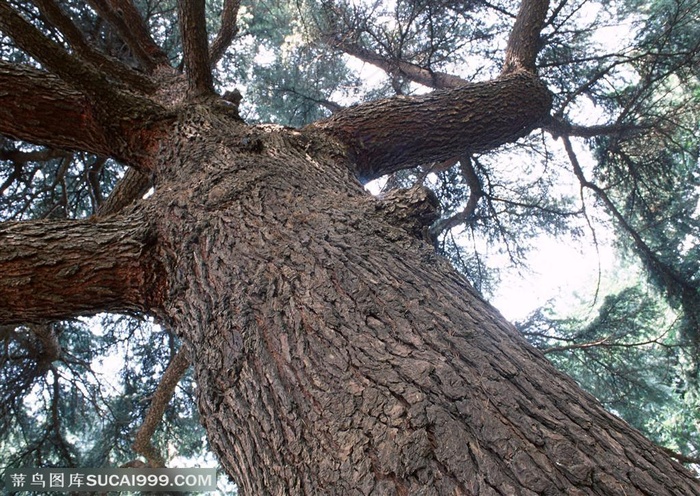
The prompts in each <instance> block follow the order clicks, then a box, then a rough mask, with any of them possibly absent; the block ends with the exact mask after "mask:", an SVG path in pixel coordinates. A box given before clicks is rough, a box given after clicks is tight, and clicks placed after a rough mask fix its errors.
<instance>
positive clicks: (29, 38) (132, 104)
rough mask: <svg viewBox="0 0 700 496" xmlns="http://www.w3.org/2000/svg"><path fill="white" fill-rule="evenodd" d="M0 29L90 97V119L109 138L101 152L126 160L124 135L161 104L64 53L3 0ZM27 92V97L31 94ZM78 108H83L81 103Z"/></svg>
mask: <svg viewBox="0 0 700 496" xmlns="http://www.w3.org/2000/svg"><path fill="white" fill-rule="evenodd" d="M0 29H2V31H3V32H4V33H6V34H7V35H8V36H10V37H11V38H12V39H13V40H14V41H15V43H17V45H18V46H19V47H20V48H22V49H23V50H24V51H25V52H27V53H28V54H29V55H31V56H32V57H34V58H35V59H37V60H38V61H39V62H40V63H41V64H42V66H43V67H44V68H45V69H46V70H47V71H49V72H51V73H53V74H55V75H56V76H58V77H59V78H60V79H62V80H63V81H64V82H65V83H67V84H68V85H70V86H71V87H72V88H74V89H75V90H78V91H80V92H81V93H83V94H84V95H85V96H86V97H87V98H88V99H89V100H90V103H91V106H90V110H91V115H90V119H91V120H93V121H100V123H101V125H102V128H103V129H104V132H103V137H104V138H106V140H107V141H110V142H111V144H110V150H109V152H108V153H104V154H105V155H110V156H114V157H119V158H121V159H122V160H128V159H129V157H128V155H129V154H130V153H131V152H133V151H135V150H131V149H128V148H129V144H128V143H127V141H128V139H129V138H128V135H129V134H131V133H132V132H133V131H134V130H133V128H134V127H135V126H138V122H139V121H141V120H142V119H143V116H144V115H145V114H147V113H151V114H156V113H157V112H158V111H159V110H161V107H160V106H159V105H157V104H156V103H155V102H153V101H152V100H150V99H148V98H146V97H143V96H141V95H138V94H136V93H135V92H133V91H129V90H128V89H127V88H124V87H120V85H118V84H115V82H114V81H111V80H110V79H109V78H108V77H107V75H106V74H105V73H104V72H102V71H101V70H100V69H98V68H96V67H95V66H93V65H92V64H89V63H87V62H85V61H84V60H81V59H79V58H78V57H76V56H75V55H74V54H71V53H68V52H67V51H66V50H65V49H64V48H63V47H62V46H60V45H59V44H57V43H55V42H54V41H52V40H50V39H48V38H47V37H45V36H44V35H43V33H41V31H39V30H38V29H37V28H36V27H35V26H33V25H32V24H31V23H29V22H28V21H27V20H26V19H24V18H23V17H22V16H20V15H19V14H18V13H17V12H15V11H14V10H13V9H12V8H11V7H10V6H9V5H8V4H7V3H6V2H5V0H0ZM27 96H28V97H29V98H31V95H27ZM17 104H18V105H20V104H21V102H18V103H17ZM82 108H83V110H84V109H85V106H84V105H83V106H82ZM83 113H86V112H83ZM90 151H92V150H90Z"/></svg>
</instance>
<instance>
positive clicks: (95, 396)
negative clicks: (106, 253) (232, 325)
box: [0, 0, 700, 467]
mask: <svg viewBox="0 0 700 496" xmlns="http://www.w3.org/2000/svg"><path fill="white" fill-rule="evenodd" d="M699 9H700V4H699V3H698V2H697V1H693V0H647V1H645V2H640V1H638V0H616V1H614V2H598V1H592V0H560V1H557V2H552V3H551V4H548V3H547V2H543V1H535V0H524V1H523V2H522V5H521V3H520V2H514V1H510V0H504V1H495V2H489V1H482V0H474V1H471V0H470V1H466V2H452V1H449V0H447V1H432V0H396V1H381V2H379V1H376V2H373V1H366V2H364V1H363V2H354V1H345V0H337V1H332V0H328V1H326V0H322V1H319V2H315V1H299V2H294V3H290V2H278V1H276V0H263V1H258V0H253V1H250V2H240V1H238V0H220V1H210V2H204V1H186V0H183V1H179V2H175V1H151V0H143V1H142V0H138V1H137V0H90V1H88V2H78V1H73V0H33V1H32V2H26V1H15V0H0V32H1V33H2V35H3V37H2V38H0V133H1V136H0V219H2V220H3V221H8V222H9V221H13V222H14V221H28V220H34V219H52V220H59V219H83V220H84V222H85V225H89V224H90V223H91V222H93V221H94V220H95V219H107V223H108V222H110V220H109V219H113V218H114V217H113V216H112V214H115V213H117V212H121V213H124V212H126V213H129V215H131V214H132V213H131V211H130V210H129V208H130V205H132V202H134V201H135V200H137V199H139V198H142V197H144V196H145V195H148V194H150V192H151V190H152V188H153V187H155V189H156V191H157V190H158V184H157V183H156V184H154V182H153V181H154V175H153V174H152V172H153V171H152V170H150V164H149V163H147V162H146V161H147V160H148V159H149V158H148V157H147V156H146V154H145V153H141V152H142V150H150V148H152V147H156V146H158V145H157V143H158V138H159V134H158V133H159V132H160V131H159V130H160V129H161V127H159V126H160V124H159V122H161V121H162V122H163V123H168V122H170V121H172V120H173V119H174V118H173V117H171V116H170V115H168V109H165V108H162V107H160V106H159V105H158V104H157V103H155V102H156V101H157V100H156V99H155V98H150V97H151V96H152V95H156V94H157V95H161V94H163V93H167V92H171V93H172V94H177V93H186V94H187V95H189V96H188V98H191V99H195V98H200V99H201V101H202V102H208V101H209V100H207V98H210V97H211V95H215V94H218V95H222V96H223V99H221V101H220V102H219V103H218V105H220V106H224V107H225V108H229V107H226V106H230V112H231V114H235V118H236V119H241V120H243V121H246V122H249V123H268V122H270V123H274V124H279V125H283V126H290V127H294V128H298V129H319V130H322V131H324V132H327V133H328V134H329V135H332V136H334V137H335V138H337V139H338V140H340V141H341V142H343V143H346V144H348V145H347V146H348V149H349V152H348V153H349V155H350V156H351V157H352V159H353V161H354V163H355V164H356V165H355V167H356V169H355V170H354V172H355V174H356V175H357V177H359V178H360V180H362V181H363V182H369V181H374V180H377V181H378V183H379V187H380V188H382V192H381V195H380V196H381V197H382V198H391V197H392V195H393V194H394V193H396V192H397V191H399V190H401V191H403V190H406V189H409V190H411V191H414V192H421V191H424V190H422V189H418V187H419V186H423V187H426V188H428V189H429V190H430V191H431V192H430V193H427V194H428V195H429V199H428V200H425V199H424V198H422V197H421V199H420V200H417V202H419V203H420V202H424V201H429V203H432V204H434V206H437V207H439V214H434V213H433V210H432V209H431V210H430V211H429V212H426V213H425V215H426V217H428V220H429V221H430V222H426V221H422V222H421V223H420V225H419V226H418V227H417V228H416V229H417V231H420V232H419V233H418V234H419V235H420V237H422V238H423V239H424V240H425V241H426V242H428V243H430V244H432V245H433V246H434V248H435V249H436V250H437V251H438V252H439V253H441V254H442V255H444V256H445V257H446V258H448V259H449V260H450V261H451V262H452V264H453V265H455V266H456V267H457V268H458V269H459V270H460V271H461V272H462V273H463V274H465V276H466V277H467V278H468V279H469V280H470V282H471V283H472V284H473V285H474V287H475V288H476V289H477V290H478V291H479V292H481V294H482V295H484V296H485V297H486V298H487V299H488V298H489V297H490V296H492V295H493V294H495V292H496V291H497V288H498V287H499V284H503V283H504V282H503V281H505V283H506V284H507V282H508V279H507V278H506V279H503V276H504V272H505V271H506V270H510V269H515V270H521V271H526V270H527V260H528V258H527V256H528V253H530V252H531V251H532V250H536V249H537V245H538V242H539V240H541V239H543V237H550V238H554V239H558V240H562V241H561V242H566V243H571V242H573V243H575V242H578V241H581V240H589V244H592V245H593V246H596V245H598V244H601V245H602V244H603V241H602V240H603V238H608V237H609V238H610V239H612V245H613V246H614V248H615V250H617V254H618V256H619V258H620V260H621V261H622V262H621V263H622V264H624V269H621V270H626V271H628V272H630V273H632V274H634V277H633V278H632V280H631V282H630V281H629V280H628V281H625V285H623V286H620V285H617V287H615V285H607V286H608V287H612V289H610V290H608V288H607V287H606V284H605V283H606V281H605V278H606V277H609V276H604V275H601V276H600V286H601V292H600V293H598V294H596V298H595V301H594V302H593V304H592V305H589V306H588V307H587V308H585V309H584V307H585V304H582V308H581V309H572V310H571V311H570V312H562V311H561V310H558V311H555V310H554V309H552V308H542V309H538V310H537V311H536V312H534V313H533V314H532V315H531V316H530V317H528V318H527V319H525V320H524V321H523V322H520V323H518V327H519V329H520V331H521V332H522V333H523V334H524V335H525V337H526V338H528V340H529V341H530V342H531V343H532V344H533V345H535V346H536V347H538V348H539V349H540V350H542V351H543V352H544V353H545V354H546V355H547V357H548V358H550V360H551V361H552V362H553V363H554V364H555V365H556V366H557V367H558V368H560V369H561V370H563V371H564V372H566V373H567V374H569V375H571V376H572V377H574V379H576V380H577V381H578V382H579V383H580V384H581V385H582V386H583V387H584V388H585V389H587V390H588V391H590V392H591V393H593V394H594V395H595V396H596V397H597V398H598V399H599V400H600V401H601V402H602V403H603V404H604V406H605V407H606V408H608V409H609V410H611V411H612V412H613V413H615V414H617V415H620V416H621V417H623V418H624V419H625V420H627V421H628V422H629V423H631V424H632V425H633V426H635V427H636V428H638V429H640V430H641V431H642V432H643V433H644V434H645V435H647V436H649V437H650V438H651V439H652V440H653V441H655V442H657V443H659V444H661V445H662V446H664V447H666V448H667V449H668V450H669V451H670V452H671V453H672V455H673V456H674V457H675V458H676V459H677V460H679V461H681V462H685V463H690V464H698V463H700V458H699V457H700V454H699V452H700V437H698V430H697V425H698V422H700V414H699V413H698V412H700V409H699V408H698V406H700V397H699V393H700V390H699V389H698V388H699V387H700V376H699V374H700V241H699V240H700V204H699V198H698V197H699V195H700V172H699V168H698V164H699V158H700V136H699V134H700V81H699V80H698V73H697V67H698V66H700V19H699V18H698V14H697V12H698V10H699ZM523 12H525V13H523ZM203 21H205V22H203ZM533 25H536V26H534V27H533ZM533 34H534V36H533ZM515 38H517V39H515ZM203 54H206V55H207V56H206V57H203V56H202V55H203ZM173 68H174V69H173ZM166 69H167V70H166ZM171 70H172V72H168V71H171ZM531 72H536V73H537V74H538V79H537V81H536V82H533V83H532V84H531V86H530V88H531V90H532V94H534V95H535V97H533V98H534V99H535V100H536V101H537V104H541V105H542V106H546V107H548V108H549V106H550V104H551V111H549V112H546V115H540V116H538V118H537V125H536V126H535V127H536V129H534V130H533V129H532V126H530V125H529V123H528V119H531V115H530V113H531V109H532V107H534V106H535V104H532V107H530V106H529V105H530V104H529V103H528V102H525V101H523V102H521V105H519V98H517V97H516V98H514V99H513V101H510V102H505V103H504V105H509V107H508V108H509V109H510V110H511V111H512V112H513V114H514V115H517V114H518V112H520V113H521V114H522V116H523V117H522V118H521V121H522V123H521V121H518V119H517V118H514V122H515V123H514V124H509V125H510V126H512V129H511V128H509V129H507V130H505V131H504V134H503V136H499V135H498V134H497V133H493V132H490V133H489V134H488V135H487V136H486V138H485V139H483V140H481V141H480V139H479V136H477V135H476V134H477V133H476V132H475V134H474V135H473V136H472V135H461V136H460V137H459V139H460V140H462V141H463V142H464V143H469V146H464V147H463V149H461V150H460V145H459V143H458V142H454V141H455V140H454V139H453V138H451V137H448V134H447V133H445V134H442V135H437V136H433V135H432V134H431V133H430V130H431V128H433V127H435V123H434V122H432V121H424V120H421V119H415V120H411V114H412V112H415V108H417V107H410V106H408V104H407V106H406V109H405V113H404V114H402V113H401V112H402V110H401V108H399V107H400V106H401V104H402V103H401V102H411V103H410V105H415V106H420V105H423V106H424V107H425V108H428V107H430V108H434V107H433V106H434V105H436V102H437V101H438V99H439V95H444V94H447V93H448V92H452V91H454V90H459V89H461V90H462V92H460V93H455V94H456V95H457V96H456V97H455V99H454V100H452V101H448V102H447V103H445V104H444V108H443V109H442V110H441V111H440V112H441V113H440V121H441V122H440V124H441V126H449V125H450V119H452V117H451V112H453V111H454V112H455V113H457V112H458V110H454V109H459V108H460V105H463V106H465V107H468V106H469V105H473V104H474V102H476V101H480V100H478V99H479V98H481V95H482V94H484V93H488V91H489V88H490V86H489V85H492V84H493V81H494V80H496V79H497V78H498V80H499V81H512V84H513V87H516V85H520V84H521V80H522V78H523V77H526V76H523V74H525V73H528V74H529V73H531ZM182 73H186V74H187V79H186V85H183V84H182V83H183V81H182V79H179V78H178V77H177V76H178V75H180V74H182ZM368 78H370V80H368ZM509 78H510V79H509ZM518 78H521V79H518ZM162 81H168V82H167V84H162ZM528 84H530V83H528ZM545 86H546V88H545ZM518 88H520V86H518ZM57 95H60V97H57ZM96 95H99V99H100V102H101V106H99V107H90V106H89V105H86V104H85V102H87V101H90V100H91V99H92V98H95V97H96ZM436 95H438V96H436ZM388 98H392V100H387V99H388ZM20 100H21V101H22V102H23V104H22V105H20V106H17V105H15V104H13V103H12V102H15V101H20ZM389 101H391V102H399V103H397V104H396V108H395V109H394V110H396V113H392V114H391V119H394V120H396V119H399V120H400V121H401V122H402V123H404V124H405V127H404V128H403V132H402V133H401V134H399V135H397V136H393V137H388V138H387V137H386V136H385V135H386V134H387V133H385V130H386V129H387V127H388V124H387V122H383V121H381V120H377V119H376V114H375V113H373V114H371V115H372V117H371V119H369V118H368V119H366V120H362V119H363V115H365V113H367V112H371V111H372V107H371V105H372V103H368V102H377V103H376V108H381V107H380V106H381V105H385V104H386V102H389ZM360 103H362V104H364V105H359V104H360ZM22 106H23V107H24V109H23V111H24V112H26V114H27V115H30V116H31V117H32V118H31V119H26V120H23V119H17V115H18V112H19V111H18V110H17V108H18V107H22ZM86 108H89V109H90V111H85V110H84V109H86ZM368 109H369V110H368ZM151 115H157V116H158V117H157V119H159V120H160V121H159V122H155V123H153V122H150V121H149V122H146V124H144V119H146V121H147V120H148V119H149V117H148V116H151ZM397 116H398V117H397ZM498 117H499V116H494V117H493V122H496V123H498ZM154 120H155V119H154ZM456 121H457V124H459V125H462V124H463V123H462V122H461V121H459V118H457V119H456ZM358 123H359V124H358ZM457 124H455V126H457ZM489 125H491V124H489V123H486V124H484V126H486V127H488V126H489ZM353 126H355V127H353ZM162 127H163V128H164V127H165V124H163V126H162ZM477 128H478V123H477ZM126 130H128V131H126ZM409 134H410V135H412V136H415V139H414V140H413V141H410V140H407V139H406V135H409ZM360 135H361V139H360V138H358V136H360ZM86 136H89V139H88V138H86ZM377 136H381V137H382V138H386V139H382V140H378V139H375V138H376V137H377ZM32 138H35V139H32ZM443 138H444V141H445V142H447V141H449V140H452V141H450V142H449V143H447V145H445V146H443V143H442V142H441V140H443ZM244 139H248V141H246V142H245V143H243V144H242V145H240V146H242V147H244V148H245V147H247V149H248V150H249V151H250V150H253V151H254V150H255V148H256V147H258V146H262V145H260V144H259V142H258V141H256V140H257V138H256V137H255V136H253V135H251V137H250V138H244ZM427 142H430V148H429V149H428V148H426V143H427ZM448 145H449V146H448ZM309 146H311V145H309ZM149 147H150V148H149ZM373 147H374V148H373ZM436 149H445V150H447V151H446V152H445V153H443V154H436V153H435V150H436ZM424 150H427V151H425V152H424ZM455 150H457V151H458V152H455ZM416 194H418V193H416ZM421 204H422V203H421ZM133 215H138V212H133ZM432 215H435V216H434V217H431V216H432ZM114 222H115V225H114V226H113V227H111V228H106V229H113V232H114V239H117V238H118V239H122V238H123V237H124V236H126V234H125V231H124V230H123V227H122V226H121V224H120V225H117V221H116V220H115V221H114ZM81 225H82V224H81ZM132 234H133V236H134V237H135V238H138V237H139V236H141V234H140V233H136V232H134V233H131V232H129V233H128V235H129V236H131V235H132ZM27 235H28V236H31V233H29V234H27ZM6 236H7V237H6V239H4V240H3V241H2V243H5V242H6V241H7V242H8V243H9V242H10V241H11V240H12V239H14V238H13V236H15V234H8V235H6ZM17 236H18V235H17ZM61 236H62V233H61V232H56V233H55V239H54V240H53V243H57V242H60V241H61V239H60V238H61ZM138 239H140V238H138ZM54 247H55V245H54V244H51V240H49V241H47V244H45V245H41V246H40V245H37V250H36V251H37V253H36V254H35V256H37V257H41V256H44V255H42V253H48V254H49V255H50V254H51V250H53V249H54ZM101 249H104V247H102V248H101ZM590 256H591V257H595V256H597V255H596V254H595V253H591V254H590ZM125 260H126V261H125V264H126V265H128V259H125ZM1 261H2V255H0V262H1ZM98 266H99V264H98ZM61 270H66V271H67V272H66V274H68V273H69V272H70V267H65V268H62V269H61ZM125 270H127V269H125ZM0 277H2V275H0ZM154 287H155V286H154ZM79 290H80V288H78V289H76V291H79ZM110 298H112V295H110V294H107V292H105V295H104V302H105V304H104V307H105V308H104V311H105V312H110V311H114V312H117V313H104V314H101V315H99V316H97V317H92V318H89V319H88V318H79V319H70V320H64V319H60V318H50V317H51V316H48V317H49V318H47V316H46V315H43V316H42V318H41V319H36V320H34V319H27V321H26V322H16V321H14V320H12V319H11V318H10V317H8V315H11V313H10V312H5V313H3V311H2V310H1V309H0V317H3V318H5V317H7V319H6V320H7V321H6V322H3V319H2V318H0V336H1V337H2V343H3V349H2V352H0V375H1V377H2V380H0V454H1V455H2V457H1V458H2V459H3V460H4V461H5V463H4V465H5V466H7V467H9V466H22V465H34V466H70V467H79V466H103V465H114V466H116V465H122V464H128V463H133V462H134V460H136V459H137V457H141V458H142V459H143V460H145V461H147V462H148V463H152V464H153V463H156V464H157V463H161V464H162V463H170V462H172V461H173V460H176V459H182V458H190V459H202V458H201V457H203V456H204V453H205V452H206V450H207V447H206V446H207V442H206V440H205V433H204V430H203V429H202V427H201V425H200V423H199V419H198V412H197V408H196V405H195V399H194V396H195V394H194V388H195V385H194V383H193V378H192V373H191V370H189V369H187V366H188V362H187V360H186V358H184V353H183V352H182V351H181V352H180V353H178V351H179V350H182V349H183V347H182V344H181V340H180V338H179V337H177V336H176V335H175V334H174V333H173V332H172V330H171V329H168V328H167V327H162V328H161V327H159V326H157V325H155V324H154V323H153V320H152V318H151V316H147V315H145V314H144V312H142V311H141V308H139V307H138V305H132V307H129V308H126V307H124V306H121V307H120V306H118V305H115V306H113V307H112V306H110V301H111V300H110ZM4 304H5V303H4V302H1V303H0V307H2V305H4ZM55 304H56V306H57V307H60V306H63V305H67V303H66V302H64V301H63V300H58V301H56V303H55ZM87 313H90V312H87ZM63 314H64V313H63V312H61V311H57V313H56V315H57V316H60V315H63ZM178 381H179V382H178ZM166 405H167V407H166ZM161 416H162V421H160V420H159V419H160V417H161ZM135 442H136V443H137V444H136V446H135V447H134V446H133V445H134V443H135Z"/></svg>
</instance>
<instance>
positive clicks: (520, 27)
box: [501, 0, 549, 75]
mask: <svg viewBox="0 0 700 496" xmlns="http://www.w3.org/2000/svg"><path fill="white" fill-rule="evenodd" d="M548 10H549V0H521V3H520V10H519V11H518V16H517V17H516V18H515V24H514V25H513V29H512V31H511V32H510V37H509V38H508V45H507V46H506V59H505V63H504V64H503V70H502V72H501V74H503V75H505V74H510V73H513V72H516V71H518V70H523V69H524V70H526V71H530V72H535V68H536V66H535V60H536V59H537V54H538V52H539V51H540V31H542V28H543V27H544V23H545V19H546V17H547V11H548Z"/></svg>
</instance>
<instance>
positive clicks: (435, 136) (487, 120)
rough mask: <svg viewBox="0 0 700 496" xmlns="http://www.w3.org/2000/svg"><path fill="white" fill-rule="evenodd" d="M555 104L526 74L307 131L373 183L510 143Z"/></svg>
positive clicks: (353, 113)
mask: <svg viewBox="0 0 700 496" xmlns="http://www.w3.org/2000/svg"><path fill="white" fill-rule="evenodd" d="M551 104H552V96H551V94H550V92H549V90H548V89H547V88H546V87H545V85H544V84H543V83H542V82H540V81H539V80H538V79H537V78H536V77H535V76H534V75H532V74H528V73H526V72H522V71H521V72H519V73H515V74H510V75H507V76H504V77H501V78H498V79H495V80H493V81H488V82H482V83H472V84H468V85H466V86H463V87H460V88H457V89H453V90H439V91H434V92H433V93H430V94H428V95H421V96H416V97H403V96H401V97H396V98H391V99H387V100H379V101H375V102H369V103H366V104H362V105H357V106H355V107H350V108H347V109H345V110H342V111H340V112H337V113H336V114H334V115H333V116H331V117H330V118H328V119H326V120H323V121H319V122H316V123H314V124H311V125H310V126H308V127H307V129H316V130H319V131H322V132H324V133H327V134H330V135H332V136H334V137H335V138H336V139H339V140H340V141H341V142H342V143H343V144H344V145H345V146H346V149H347V152H348V154H349V156H350V158H351V161H352V163H353V166H354V167H355V170H354V172H355V173H356V175H357V176H358V177H359V178H360V179H361V180H363V181H369V180H372V179H375V178H377V177H380V176H382V175H384V174H389V173H391V172H395V171H397V170H401V169H406V168H410V167H415V166H417V165H421V164H426V163H431V162H439V161H443V160H447V159H450V158H452V157H455V156H459V155H461V154H464V153H477V152H482V151H486V150H491V149H493V148H495V147H497V146H499V145H502V144H504V143H509V142H513V141H515V140H517V139H518V138H520V137H522V136H525V135H527V134H528V133H529V132H530V131H531V130H533V129H534V128H535V127H537V126H538V125H539V124H540V123H541V122H542V121H543V120H544V119H546V118H547V117H548V115H549V110H550V107H551ZM429 115H440V116H443V118H442V119H441V120H440V121H439V122H438V123H436V122H435V121H434V120H432V119H426V118H425V116H429ZM397 123H400V124H398V125H397Z"/></svg>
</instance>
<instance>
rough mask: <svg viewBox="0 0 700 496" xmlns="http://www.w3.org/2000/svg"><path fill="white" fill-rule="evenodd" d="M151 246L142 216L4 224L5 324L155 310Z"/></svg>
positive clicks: (0, 289)
mask: <svg viewBox="0 0 700 496" xmlns="http://www.w3.org/2000/svg"><path fill="white" fill-rule="evenodd" d="M153 246H154V240H153V235H152V233H151V231H150V229H149V225H148V223H147V222H146V221H145V219H144V218H143V217H142V216H139V215H132V216H131V217H126V216H120V217H109V218H106V219H103V220H99V221H94V220H83V221H28V222H17V223H14V222H13V223H2V224H0V274H2V277H1V278H0V301H1V302H2V305H0V323H1V324H20V323H26V322H36V321H46V320H58V319H67V318H73V317H77V316H80V315H90V314H95V313H98V312H121V313H125V312H147V311H149V310H151V309H152V308H153V307H154V306H155V305H157V303H158V298H159V294H160V292H159V290H158V287H157V285H158V280H157V274H158V273H159V271H158V267H157V266H156V263H155V262H154V261H153V258H152V257H151V254H152V250H151V248H152V247H153Z"/></svg>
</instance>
